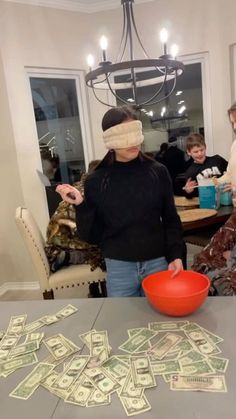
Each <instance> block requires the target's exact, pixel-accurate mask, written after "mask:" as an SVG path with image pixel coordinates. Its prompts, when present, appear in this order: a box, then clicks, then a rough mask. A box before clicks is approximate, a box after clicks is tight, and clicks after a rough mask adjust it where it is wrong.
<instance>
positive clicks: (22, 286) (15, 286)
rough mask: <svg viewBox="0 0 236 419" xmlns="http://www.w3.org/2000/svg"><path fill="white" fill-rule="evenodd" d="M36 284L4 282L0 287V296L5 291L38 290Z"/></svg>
mask: <svg viewBox="0 0 236 419" xmlns="http://www.w3.org/2000/svg"><path fill="white" fill-rule="evenodd" d="M39 289H40V288H39V284H38V282H4V284H2V285H0V296H1V295H4V294H5V293H6V292H7V291H26V290H27V291H32V290H39Z"/></svg>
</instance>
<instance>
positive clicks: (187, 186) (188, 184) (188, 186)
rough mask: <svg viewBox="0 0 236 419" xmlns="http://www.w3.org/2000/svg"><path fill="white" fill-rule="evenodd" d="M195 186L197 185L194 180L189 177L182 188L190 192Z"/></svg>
mask: <svg viewBox="0 0 236 419" xmlns="http://www.w3.org/2000/svg"><path fill="white" fill-rule="evenodd" d="M195 186H197V182H196V180H192V179H191V178H189V179H188V180H187V182H186V184H185V186H184V188H183V189H185V191H186V192H187V193H192V192H193V191H194V187H195Z"/></svg>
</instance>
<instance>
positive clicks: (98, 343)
mask: <svg viewBox="0 0 236 419" xmlns="http://www.w3.org/2000/svg"><path fill="white" fill-rule="evenodd" d="M102 350H103V351H104V350H106V352H107V358H108V356H109V350H108V337H107V331H106V330H103V331H101V332H96V331H95V332H92V333H91V335H90V355H91V356H97V355H98V354H99V353H100V352H101V351H102Z"/></svg>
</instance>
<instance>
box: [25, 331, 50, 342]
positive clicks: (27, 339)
mask: <svg viewBox="0 0 236 419" xmlns="http://www.w3.org/2000/svg"><path fill="white" fill-rule="evenodd" d="M44 334H45V333H44V332H35V333H29V334H28V335H26V337H25V341H24V343H28V342H32V341H33V340H37V341H38V342H39V343H41V341H42V340H43V338H44Z"/></svg>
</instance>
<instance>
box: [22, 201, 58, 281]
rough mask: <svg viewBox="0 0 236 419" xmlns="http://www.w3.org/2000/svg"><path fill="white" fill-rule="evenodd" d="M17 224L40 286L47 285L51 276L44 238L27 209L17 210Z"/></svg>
mask: <svg viewBox="0 0 236 419" xmlns="http://www.w3.org/2000/svg"><path fill="white" fill-rule="evenodd" d="M15 219H16V224H17V227H18V229H19V232H20V234H21V236H22V238H23V240H24V242H25V245H26V247H27V249H28V252H29V254H30V256H31V259H32V262H33V264H34V266H35V268H36V270H37V273H38V275H39V277H40V278H39V282H40V284H43V283H44V284H45V283H46V282H47V281H48V279H49V276H50V268H49V263H48V259H47V256H46V253H45V250H44V244H45V241H44V238H43V236H42V233H41V231H40V229H39V227H38V225H37V223H36V221H35V219H34V217H33V215H32V214H31V213H30V211H29V210H28V209H27V208H23V207H18V208H17V209H16V215H15Z"/></svg>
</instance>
